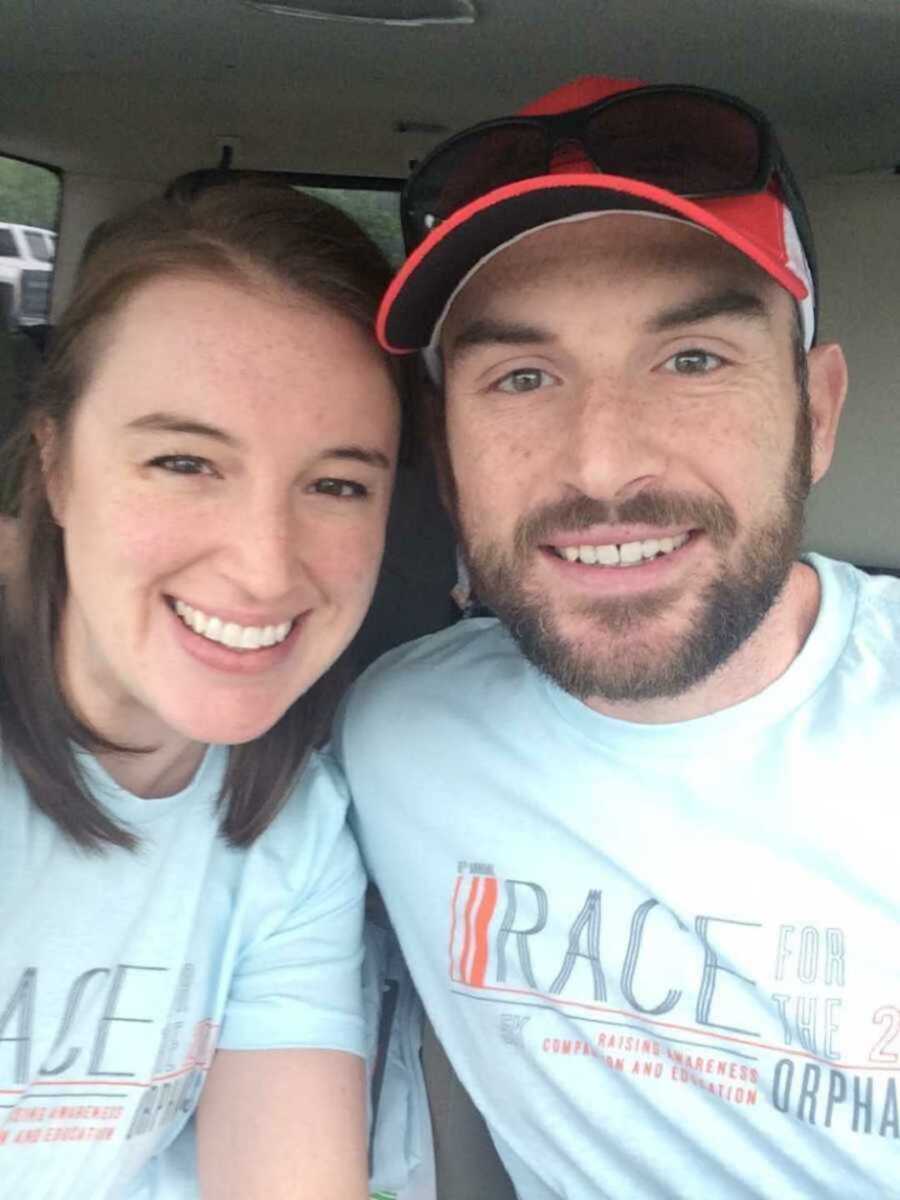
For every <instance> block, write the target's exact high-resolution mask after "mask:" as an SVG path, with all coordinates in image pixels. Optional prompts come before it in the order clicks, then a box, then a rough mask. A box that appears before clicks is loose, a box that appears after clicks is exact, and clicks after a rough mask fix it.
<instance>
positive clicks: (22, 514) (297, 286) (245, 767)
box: [0, 177, 402, 850]
mask: <svg viewBox="0 0 900 1200" xmlns="http://www.w3.org/2000/svg"><path fill="white" fill-rule="evenodd" d="M181 274H190V275H195V274H201V275H206V276H212V277H217V278H221V279H225V280H230V281H234V282H235V283H237V284H238V285H239V286H244V287H248V288H259V287H260V286H267V285H268V286H269V287H271V285H272V283H273V282H274V283H275V284H276V285H278V286H279V288H280V289H282V290H286V291H287V292H295V293H298V294H302V295H304V296H307V297H312V298H313V299H314V300H316V301H318V302H319V303H320V304H322V305H325V306H326V307H328V308H330V309H332V310H334V311H335V312H336V313H339V314H340V315H341V316H343V317H345V318H349V319H351V320H353V321H356V322H358V323H359V324H360V325H362V326H363V327H364V328H366V329H367V330H371V329H372V326H373V323H374V317H375V312H376V309H377V305H378V300H379V298H380V296H381V294H382V292H383V291H384V289H385V287H386V285H387V282H388V279H389V276H390V269H389V267H388V265H387V262H386V261H385V259H384V257H383V256H382V254H381V252H380V251H379V250H378V249H376V247H375V246H374V244H373V243H372V242H371V241H370V239H369V238H368V237H367V236H366V235H365V234H364V233H363V232H362V231H361V230H360V229H359V228H358V227H357V226H356V225H355V224H354V222H353V221H351V220H350V218H349V217H347V216H345V215H344V214H343V213H341V212H340V211H338V210H337V209H335V208H333V207H332V206H331V205H329V204H326V203H325V202H324V201H321V200H318V199H314V198H313V197H311V196H308V195H306V194H304V193H301V192H298V191H296V190H295V189H293V188H291V187H289V186H287V185H286V184H283V183H266V182H262V181H259V180H254V181H248V180H238V181H235V182H222V181H220V180H215V181H213V182H212V184H209V183H204V185H203V186H198V185H197V183H196V180H195V179H191V178H189V177H188V178H187V179H186V181H185V182H183V183H181V184H176V185H175V186H173V187H172V188H170V189H169V191H168V192H167V194H166V196H165V198H161V199H158V200H153V201H150V202H148V203H145V204H143V205H141V206H140V207H138V208H137V209H134V210H132V211H130V212H128V213H126V214H124V215H122V216H117V217H114V218H113V219H112V220H110V221H107V222H106V223H104V224H103V225H101V226H100V227H99V228H98V229H97V230H96V231H95V232H94V234H93V235H92V236H91V238H90V239H89V242H88V245H87V247H86V249H85V252H84V256H83V258H82V262H81V266H80V269H79V274H78V279H77V281H76V285H75V289H74V293H73V296H72V300H71V303H70V304H69V306H68V308H67V310H66V312H65V313H64V315H63V316H62V318H61V320H60V322H59V325H58V326H57V328H56V330H55V332H54V335H53V337H52V340H51V344H50V348H49V353H48V356H47V361H46V363H45V365H44V368H43V370H42V372H41V374H40V376H39V378H38V381H37V384H36V389H35V393H34V396H33V399H32V402H31V404H30V405H29V407H28V409H27V412H26V413H25V416H24V419H23V421H22V425H21V428H20V429H19V430H18V432H17V434H16V435H15V436H14V437H13V438H12V439H11V441H10V443H9V445H8V447H7V450H6V454H5V457H6V459H7V461H6V463H4V467H5V477H6V478H7V480H9V479H14V480H17V481H18V482H17V484H16V486H15V496H14V506H13V508H14V511H15V512H16V515H17V516H18V521H19V530H18V543H19V548H18V553H17V556H16V562H15V564H14V566H13V570H12V572H11V574H10V575H9V576H8V577H7V580H6V582H5V586H4V587H3V588H2V589H0V740H2V752H3V756H4V757H5V758H6V759H7V760H8V761H9V762H11V763H12V764H13V765H14V766H15V767H16V768H17V769H18V770H19V772H20V773H21V775H22V778H23V780H24V783H25V787H26V788H27V789H28V792H29V795H30V797H31V800H32V802H33V803H34V804H35V806H36V807H37V808H39V809H41V810H42V811H43V812H44V813H46V815H47V816H48V817H50V819H51V820H53V821H55V822H56V824H57V825H58V826H59V828H60V829H62V830H63V831H64V832H65V833H66V834H67V835H68V836H69V837H70V838H72V840H73V841H75V842H76V843H77V844H79V845H80V846H82V847H84V848H86V849H93V850H99V849H101V848H102V847H103V845H104V844H105V843H112V844H113V845H117V846H124V847H127V848H134V847H135V845H136V839H135V837H134V834H133V833H131V832H130V831H129V830H128V829H127V828H125V827H123V826H121V825H119V824H117V823H116V822H115V821H114V820H113V819H112V817H111V816H110V815H109V813H108V812H107V811H106V810H105V809H104V808H103V806H102V805H101V804H100V803H98V801H97V800H96V799H95V798H94V796H93V795H92V794H91V792H90V790H89V789H88V787H87V786H86V784H85V781H84V778H83V776H82V773H81V770H80V768H79V765H78V760H77V756H76V753H75V749H76V747H79V746H80V747H82V748H84V749H86V750H89V751H92V752H97V751H101V752H102V751H122V750H130V749H133V748H131V747H121V746H117V745H114V744H112V743H111V742H109V741H108V740H106V739H105V738H103V737H102V736H101V735H100V734H99V733H98V732H97V731H96V730H94V729H91V728H90V727H89V726H88V725H86V724H85V723H84V722H83V721H82V720H80V719H79V717H78V716H77V714H76V713H74V712H73V711H72V709H71V708H70V707H69V705H68V703H67V702H66V699H65V696H64V694H63V691H62V688H61V686H60V682H59V679H58V673H57V669H56V662H55V651H56V643H57V637H58V632H59V626H60V618H61V614H62V609H63V605H64V602H65V597H66V589H67V584H66V570H65V563H64V558H63V543H62V531H61V530H60V528H59V526H58V525H57V524H56V523H55V521H54V519H53V514H52V512H51V509H50V503H49V500H48V495H47V490H46V485H45V480H44V472H43V471H42V469H41V468H42V464H41V460H40V450H39V446H38V442H37V439H36V437H35V431H36V430H37V429H38V428H40V427H41V426H45V425H46V424H47V423H48V422H49V423H50V425H51V427H52V429H53V430H54V434H55V437H54V441H56V442H58V443H59V444H60V445H62V446H64V445H65V440H66V434H67V429H68V426H69V423H70V419H71V415H72V412H73V410H74V408H75V405H76V404H77V401H78V398H79V396H80V395H81V394H82V392H83V390H84V388H85V385H86V383H87V382H88V379H89V377H90V373H91V370H92V368H93V365H94V362H95V360H96V357H97V355H98V353H99V352H100V347H101V344H102V335H103V333H104V331H105V330H106V328H107V326H108V324H109V321H110V319H111V318H112V317H113V316H114V315H115V314H116V313H117V312H118V311H119V310H120V308H121V307H122V305H123V304H124V303H125V301H126V300H127V299H128V298H129V297H130V296H131V295H132V293H133V292H134V291H135V290H136V289H137V288H139V287H141V286H142V285H143V284H145V283H147V282H149V281H150V280H151V279H154V278H157V277H159V276H167V275H181ZM373 345H374V338H373ZM398 382H399V381H398ZM400 390H401V391H402V389H400ZM345 682H346V669H345V667H344V665H343V660H339V662H338V663H336V664H335V665H334V666H333V667H332V668H331V669H330V670H328V671H327V672H326V673H325V674H324V675H323V676H322V677H321V679H319V680H318V681H317V682H316V683H315V684H313V685H312V687H310V688H309V690H308V691H307V692H306V693H305V694H304V695H302V696H301V697H300V698H299V699H298V700H296V701H295V703H294V704H293V705H292V706H291V707H290V708H289V709H288V710H287V712H286V713H285V714H284V716H283V717H282V718H281V719H280V720H279V721H278V722H277V724H276V725H274V726H273V727H272V728H271V729H270V730H268V732H267V733H265V734H263V735H261V736H260V737H258V738H256V739H255V740H254V741H252V742H248V743H247V744H245V745H241V746H233V747H231V748H230V750H229V756H228V766H227V770H226V774H225V778H224V781H223V784H222V789H221V793H220V796H219V808H220V813H221V829H222V832H223V834H224V835H225V837H227V839H228V840H229V841H230V842H231V843H232V844H233V845H235V846H246V845H249V844H250V843H251V842H252V841H253V840H254V839H255V838H256V837H258V836H259V834H260V833H262V832H263V830H264V829H265V828H266V827H267V826H268V825H269V824H270V823H271V822H272V820H273V819H274V818H275V816H276V814H277V813H278V811H279V809H280V808H281V807H282V805H283V804H284V802H285V799H286V798H287V795H288V793H289V791H290V788H291V785H292V783H293V782H294V780H295V778H296V776H297V774H298V772H299V771H300V769H301V768H302V766H303V764H304V762H305V761H306V759H307V757H308V755H309V752H310V750H311V749H312V748H313V747H314V746H316V745H318V744H319V743H320V742H321V740H322V739H323V737H324V736H325V734H326V732H327V728H328V725H329V722H330V719H331V716H332V714H333V710H334V705H335V703H336V702H337V699H338V697H339V695H340V692H341V690H342V686H343V684H344V683H345ZM134 752H135V753H140V752H141V751H140V750H134Z"/></svg>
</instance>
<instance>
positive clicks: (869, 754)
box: [336, 556, 900, 1200]
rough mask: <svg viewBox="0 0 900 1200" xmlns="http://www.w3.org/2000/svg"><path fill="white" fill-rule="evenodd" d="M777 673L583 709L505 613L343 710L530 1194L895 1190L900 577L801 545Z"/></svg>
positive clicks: (402, 906) (820, 1197)
mask: <svg viewBox="0 0 900 1200" xmlns="http://www.w3.org/2000/svg"><path fill="white" fill-rule="evenodd" d="M810 561H811V563H812V565H813V566H814V567H815V569H816V571H817V572H818V573H819V576H820V578H821V583H822V603H821V609H820V612H819V615H818V619H817V621H816V624H815V626H814V628H813V630H812V632H811V634H810V636H809V638H808V640H807V642H806V644H805V645H804V647H803V649H802V651H801V653H800V654H799V656H798V657H797V659H796V660H795V661H794V662H793V664H792V665H791V666H790V668H789V669H788V670H787V671H786V673H785V674H784V675H783V676H781V677H780V678H779V679H778V680H776V681H775V682H774V683H773V684H772V685H771V686H770V687H768V688H766V689H765V690H764V691H763V692H761V693H760V694H759V695H757V696H755V697H753V698H752V699H750V700H748V701H746V702H745V703H742V704H739V705H737V706H735V707H733V708H731V709H728V710H725V711H722V712H718V713H715V714H713V715H710V716H708V717H704V718H702V719H698V720H693V721H688V722H684V723H681V724H673V725H666V726H660V725H640V724H633V723H629V722H625V721H619V720H613V719H610V718H607V717H604V716H601V715H600V714H598V713H596V712H594V711H593V710H591V709H590V708H588V707H587V706H585V705H584V704H582V703H581V702H579V701H578V700H576V699H574V698H573V697H571V696H569V695H567V694H565V693H564V692H562V691H561V690H560V689H559V688H557V687H556V686H555V685H553V684H552V683H551V682H549V681H548V680H547V679H546V678H545V677H543V676H542V675H540V674H539V673H538V672H537V671H536V670H535V669H534V668H533V667H532V666H531V665H530V664H529V663H528V662H527V661H526V660H525V659H524V658H523V657H522V655H521V654H520V652H519V651H518V649H517V648H516V646H515V644H514V643H513V641H512V640H511V638H510V637H509V636H508V634H507V633H506V632H505V631H504V629H503V628H502V627H501V626H500V625H498V624H497V623H496V622H494V621H491V620H473V621H466V622H463V623H462V624H460V625H458V626H456V627H455V628H453V629H451V630H447V631H445V632H443V633H440V634H437V635H435V636H433V637H430V638H425V639H423V640H421V641H419V642H415V643H413V644H411V645H410V646H407V647H404V648H402V649H400V650H399V651H395V652H392V653H391V654H389V655H387V656H386V657H385V658H383V659H382V660H381V661H380V662H379V663H378V664H376V665H375V666H374V667H373V668H372V669H370V671H369V672H368V673H367V674H366V675H365V676H364V677H363V679H362V681H361V682H360V683H359V684H358V685H357V687H356V688H355V689H354V691H353V693H352V694H351V697H350V700H349V703H348V705H347V707H346V709H345V711H344V714H343V717H342V721H341V724H340V726H339V729H338V733H337V737H336V748H337V751H338V753H339V757H340V759H341V761H342V762H343V764H344V768H345V771H346V774H347V779H348V783H349V785H350V789H351V794H352V795H353V797H354V802H355V806H356V815H355V821H356V823H357V827H358V831H359V835H360V840H361V845H362V849H363V855H364V858H365V859H366V860H367V862H368V865H369V867H370V868H371V872H372V874H373V876H374V878H375V881H376V882H377V884H378V886H379V887H380V889H381V891H382V893H383V895H384V898H385V901H386V903H387V907H388V910H389V912H390V915H391V918H392V920H393V922H394V925H395V927H396V930H397V933H398V935H399V938H400V942H401V945H402V946H403V949H404V952H405V954H406V957H407V959H408V961H409V964H410V968H411V971H412V974H413V978H414V980H415V983H416V985H417V987H418V988H419V990H420V992H421V994H422V997H423V999H424V1001H425V1006H426V1009H427V1010H428V1012H429V1014H430V1016H431V1019H432V1021H433V1023H434V1026H435V1029H436V1032H437V1034H438V1037H439V1038H440V1040H441V1041H442V1042H443V1044H444V1047H445V1048H446V1050H447V1053H448V1055H449V1057H450V1059H451V1061H452V1062H453V1064H454V1066H455V1067H456V1070H457V1072H458V1073H459V1075H460V1077H461V1079H462V1082H463V1083H464V1084H465V1086H466V1087H467V1088H468V1090H469V1091H470V1093H471V1095H472V1097H473V1098H474V1100H475V1102H476V1103H477V1104H478V1106H479V1107H480V1108H481V1110H482V1112H483V1113H484V1115H485V1117H486V1119H487V1121H488V1124H489V1126H490V1129H491V1131H492V1134H493V1136H494V1139H495V1142H496V1144H497V1147H498V1149H499V1151H500V1153H501V1156H502V1157H503V1159H504V1161H505V1163H506V1166H507V1169H508V1170H509V1172H510V1174H511V1176H512V1178H513V1182H514V1183H515V1185H516V1188H517V1191H518V1194H519V1196H520V1198H521V1200H545V1198H549V1197H553V1198H565V1200H601V1198H608V1200H710V1198H711V1197H715V1198H716V1200H718V1198H719V1197H722V1198H726V1197H727V1198H728V1200H751V1198H753V1200H760V1198H763V1197H764V1198H765V1200H889V1198H897V1197H900V1104H898V1101H900V1095H898V1093H900V865H898V864H900V819H898V815H897V814H898V797H900V783H898V780H900V771H898V747H900V580H895V579H888V578H879V579H873V578H868V577H866V576H864V575H863V574H861V573H860V572H858V571H856V570H855V569H854V568H852V567H850V566H847V565H845V564H840V563H835V562H830V561H828V560H825V559H822V558H819V557H815V556H814V557H812V558H811V559H810Z"/></svg>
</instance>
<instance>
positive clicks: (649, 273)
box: [442, 215, 830, 702]
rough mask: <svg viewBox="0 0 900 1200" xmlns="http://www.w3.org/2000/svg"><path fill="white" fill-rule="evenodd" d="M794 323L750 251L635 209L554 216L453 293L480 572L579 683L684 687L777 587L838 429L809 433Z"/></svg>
mask: <svg viewBox="0 0 900 1200" xmlns="http://www.w3.org/2000/svg"><path fill="white" fill-rule="evenodd" d="M794 328H795V324H794V313H793V307H792V301H791V299H790V297H789V296H788V295H787V293H785V292H783V291H782V290H781V289H780V288H779V287H778V286H777V285H775V284H774V283H772V282H770V281H769V280H768V279H767V277H766V276H764V275H763V274H762V273H761V272H760V271H758V270H757V269H756V268H755V267H754V266H753V265H752V264H750V263H749V262H748V261H747V260H745V259H744V258H743V256H741V255H739V254H738V253H737V252H736V251H734V250H732V249H731V248H730V247H728V246H726V245H724V244H723V243H721V242H719V241H718V240H716V239H714V238H712V237H711V236H709V235H707V234H705V233H703V232H701V231H699V230H697V229H695V228H693V227H691V226H688V225H685V224H681V223H677V222H674V221H669V220H655V219H650V218H647V217H639V216H634V215H608V216H604V217H603V218H602V219H598V220H588V221H583V222H577V223H574V224H568V225H562V226H557V227H554V228H551V229H547V230H543V231H541V232H538V233H535V234H533V235H532V236H531V237H529V238H526V239H524V240H523V241H521V242H519V243H517V244H516V245H514V246H511V247H510V248H508V249H507V250H505V251H503V252H501V253H500V254H499V255H497V257H496V258H494V259H493V260H492V261H491V262H489V263H488V264H486V265H485V266H484V267H483V268H482V269H481V270H480V271H479V272H478V274H477V275H476V276H475V277H474V278H473V279H472V281H471V282H470V283H469V284H468V285H467V286H466V288H465V289H464V291H463V292H462V293H461V295H460V296H459V298H458V299H457V300H456V302H455V303H454V305H453V307H452V309H451V311H450V314H449V316H448V318H447V321H446V324H445V328H444V331H443V336H442V350H443V356H444V363H445V385H446V419H447V440H448V451H449V458H450V463H451V467H452V475H453V479H452V484H453V490H454V492H455V496H454V499H455V504H456V508H457V516H458V520H459V524H460V528H461V533H462V538H463V543H464V549H465V553H466V556H467V559H468V563H469V566H470V569H471V572H472V575H473V581H474V583H475V586H476V590H477V592H478V594H479V596H480V598H481V599H482V600H483V601H484V602H485V603H487V604H488V605H490V606H491V607H492V608H493V609H494V610H495V611H496V612H497V613H498V615H499V616H500V617H501V619H502V620H503V621H504V622H505V623H506V624H507V625H508V626H509V627H510V629H511V631H512V632H513V634H514V635H515V636H516V637H517V638H518V640H519V641H520V644H521V645H522V648H523V650H524V652H525V653H526V654H527V655H528V656H529V657H530V658H531V659H532V660H533V661H534V662H535V663H536V664H537V665H538V666H539V667H540V668H541V669H542V670H544V671H546V672H547V673H548V674H549V675H550V676H551V677H553V678H554V679H556V681H557V682H558V683H559V684H560V685H561V686H563V687H564V688H565V689H566V690H568V691H570V692H572V693H574V694H575V695H578V696H580V697H582V698H583V699H587V700H592V699H597V700H599V701H601V702H602V701H604V700H605V701H611V702H616V701H642V700H650V699H654V698H659V697H671V696H678V695H680V694H682V693H683V692H684V691H686V690H687V689H689V688H690V687H692V686H693V685H694V684H696V683H698V682H700V681H701V680H703V679H705V678H706V677H708V676H709V675H710V674H711V673H712V672H713V671H714V670H715V669H716V668H717V667H719V666H720V665H721V664H722V663H724V662H726V661H727V660H728V659H729V658H730V657H731V655H732V654H733V653H734V651H735V650H736V649H737V648H738V647H739V646H740V645H742V644H743V643H744V641H745V640H746V639H747V638H748V637H749V636H750V634H751V633H753V632H754V631H755V630H756V629H757V628H758V626H759V624H760V622H761V621H762V620H763V618H764V617H765V615H766V614H767V612H768V611H769V610H770V608H771V606H772V605H773V603H774V602H775V600H776V599H777V597H778V595H779V592H780V591H781V588H782V586H783V584H784V581H785V579H786V578H787V575H788V573H789V571H790V568H791V564H792V563H793V561H794V559H795V556H796V553H797V550H798V542H799V538H800V532H801V525H802V514H803V502H804V500H805V497H806V494H807V492H808V490H809V484H810V481H811V479H815V478H818V476H819V475H820V474H821V473H823V471H824V469H825V466H826V465H827V457H828V454H827V450H830V447H828V448H827V449H826V450H823V451H821V452H820V451H819V450H816V454H815V458H814V457H813V455H812V452H811V439H810V414H809V412H808V405H807V402H806V397H805V396H804V395H803V394H801V392H802V389H801V386H800V383H799V381H798V373H797V364H796V355H795V350H794ZM813 416H815V414H813Z"/></svg>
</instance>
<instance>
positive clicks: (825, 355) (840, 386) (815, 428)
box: [806, 342, 847, 483]
mask: <svg viewBox="0 0 900 1200" xmlns="http://www.w3.org/2000/svg"><path fill="white" fill-rule="evenodd" d="M806 362H807V366H808V369H809V415H810V422H811V425H812V461H811V464H810V465H811V468H812V481H813V483H818V482H819V480H820V479H821V478H822V476H823V475H824V474H825V472H826V471H827V470H828V468H829V466H830V465H831V459H832V456H833V454H834V444H835V440H836V438H837V431H838V422H839V421H840V419H841V411H842V409H843V407H844V400H845V399H846V396H847V360H846V359H845V358H844V352H843V350H842V349H841V347H840V346H839V345H838V344H837V342H828V343H826V344H825V345H824V346H813V348H812V349H811V350H810V351H809V353H808V354H807V356H806Z"/></svg>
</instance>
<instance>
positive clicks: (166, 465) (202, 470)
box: [150, 454, 216, 475]
mask: <svg viewBox="0 0 900 1200" xmlns="http://www.w3.org/2000/svg"><path fill="white" fill-rule="evenodd" d="M150 466H151V467H160V468H161V469H162V470H163V471H169V472H171V473H172V474H173V475H215V473H216V472H215V469H214V467H213V465H212V463H211V462H209V460H208V459H206V458H198V457H197V456H196V455H195V454H161V455H160V456H159V457H158V458H154V459H152V460H151V462H150Z"/></svg>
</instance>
